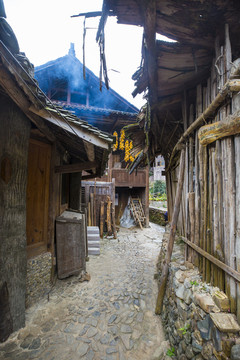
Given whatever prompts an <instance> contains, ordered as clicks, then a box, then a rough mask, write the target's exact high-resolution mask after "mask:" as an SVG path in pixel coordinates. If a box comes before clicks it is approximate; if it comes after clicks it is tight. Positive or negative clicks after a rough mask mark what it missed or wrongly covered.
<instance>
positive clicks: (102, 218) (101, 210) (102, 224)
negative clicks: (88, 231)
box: [100, 201, 104, 239]
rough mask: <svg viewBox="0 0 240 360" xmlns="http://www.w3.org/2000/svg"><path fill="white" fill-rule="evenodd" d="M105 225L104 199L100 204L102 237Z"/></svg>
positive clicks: (101, 236)
mask: <svg viewBox="0 0 240 360" xmlns="http://www.w3.org/2000/svg"><path fill="white" fill-rule="evenodd" d="M103 227H104V201H101V205H100V238H101V239H102V238H103Z"/></svg>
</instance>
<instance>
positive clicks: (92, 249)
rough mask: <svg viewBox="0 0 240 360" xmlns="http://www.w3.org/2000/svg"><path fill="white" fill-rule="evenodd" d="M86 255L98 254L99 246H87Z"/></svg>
mask: <svg viewBox="0 0 240 360" xmlns="http://www.w3.org/2000/svg"><path fill="white" fill-rule="evenodd" d="M88 255H100V248H96V247H92V248H88Z"/></svg>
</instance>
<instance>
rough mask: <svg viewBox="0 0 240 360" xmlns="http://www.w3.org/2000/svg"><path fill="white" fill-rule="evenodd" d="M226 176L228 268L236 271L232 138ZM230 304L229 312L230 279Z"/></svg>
mask: <svg viewBox="0 0 240 360" xmlns="http://www.w3.org/2000/svg"><path fill="white" fill-rule="evenodd" d="M226 152H227V153H226V155H227V156H226V160H227V164H226V175H228V181H227V196H228V199H227V200H228V201H227V203H226V206H227V211H226V214H227V219H226V221H228V224H229V225H228V229H229V232H228V235H227V234H226V236H228V243H229V266H230V267H231V268H232V269H234V270H235V269H236V267H235V266H236V262H235V256H236V253H235V224H236V217H235V216H236V207H235V206H236V205H235V204H236V202H235V196H236V188H235V163H234V158H235V151H234V143H233V139H232V137H229V138H227V139H226ZM229 283H230V296H231V297H230V304H231V311H232V312H235V311H236V283H235V281H234V280H233V279H232V278H230V281H229Z"/></svg>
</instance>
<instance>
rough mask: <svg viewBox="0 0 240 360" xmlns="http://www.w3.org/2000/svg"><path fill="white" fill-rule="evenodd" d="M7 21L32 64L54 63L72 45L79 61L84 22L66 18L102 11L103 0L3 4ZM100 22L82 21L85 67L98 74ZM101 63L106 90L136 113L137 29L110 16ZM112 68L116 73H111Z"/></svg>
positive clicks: (140, 101) (138, 98)
mask: <svg viewBox="0 0 240 360" xmlns="http://www.w3.org/2000/svg"><path fill="white" fill-rule="evenodd" d="M4 5H5V10H6V14H7V21H8V22H9V24H10V26H11V27H12V28H13V31H14V32H15V35H16V37H17V39H18V42H19V46H20V51H23V52H25V53H26V56H27V57H28V58H29V60H30V61H31V62H32V63H33V64H34V65H35V66H37V65H41V64H44V63H45V62H47V61H50V60H54V59H57V58H58V57H61V56H64V55H66V54H67V53H68V50H69V47H70V43H71V42H73V43H75V50H76V56H77V58H78V59H79V60H80V61H81V62H82V37H83V18H82V17H81V18H70V16H71V15H75V14H79V13H81V12H89V11H98V10H101V7H102V0H68V1H63V0H21V1H20V0H4ZM98 22H99V18H95V19H87V20H86V25H87V27H93V28H95V29H93V30H87V36H86V66H87V67H88V68H89V69H90V70H92V71H93V72H94V73H95V74H96V75H97V76H98V75H99V66H100V64H99V49H98V44H97V43H96V41H95V37H96V32H97V29H96V28H97V26H98ZM105 34H106V46H105V47H106V60H107V67H108V72H109V73H108V76H109V79H110V87H111V88H113V89H114V90H115V91H116V92H118V93H119V94H120V95H121V96H123V97H124V98H126V99H127V100H128V101H129V102H130V103H132V104H134V105H135V106H137V107H138V108H140V107H141V106H142V105H144V103H145V100H143V99H142V95H143V94H141V95H138V96H136V97H135V98H133V97H132V95H131V93H132V91H133V90H134V82H133V80H132V79H131V77H132V75H133V73H134V72H135V71H136V70H137V68H138V67H139V65H140V61H141V44H142V28H141V27H137V26H127V25H120V24H117V23H116V19H115V18H112V17H110V18H109V19H108V22H107V26H106V31H105ZM110 69H114V70H117V71H119V72H120V73H116V72H114V71H111V70H110Z"/></svg>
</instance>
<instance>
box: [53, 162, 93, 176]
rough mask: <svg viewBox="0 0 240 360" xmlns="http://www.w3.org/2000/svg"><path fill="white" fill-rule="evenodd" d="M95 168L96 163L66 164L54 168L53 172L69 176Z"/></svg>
mask: <svg viewBox="0 0 240 360" xmlns="http://www.w3.org/2000/svg"><path fill="white" fill-rule="evenodd" d="M96 167H97V161H87V162H81V163H76V164H66V165H59V166H55V172H56V173H60V174H70V173H75V172H81V171H83V170H92V169H94V168H96Z"/></svg>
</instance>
